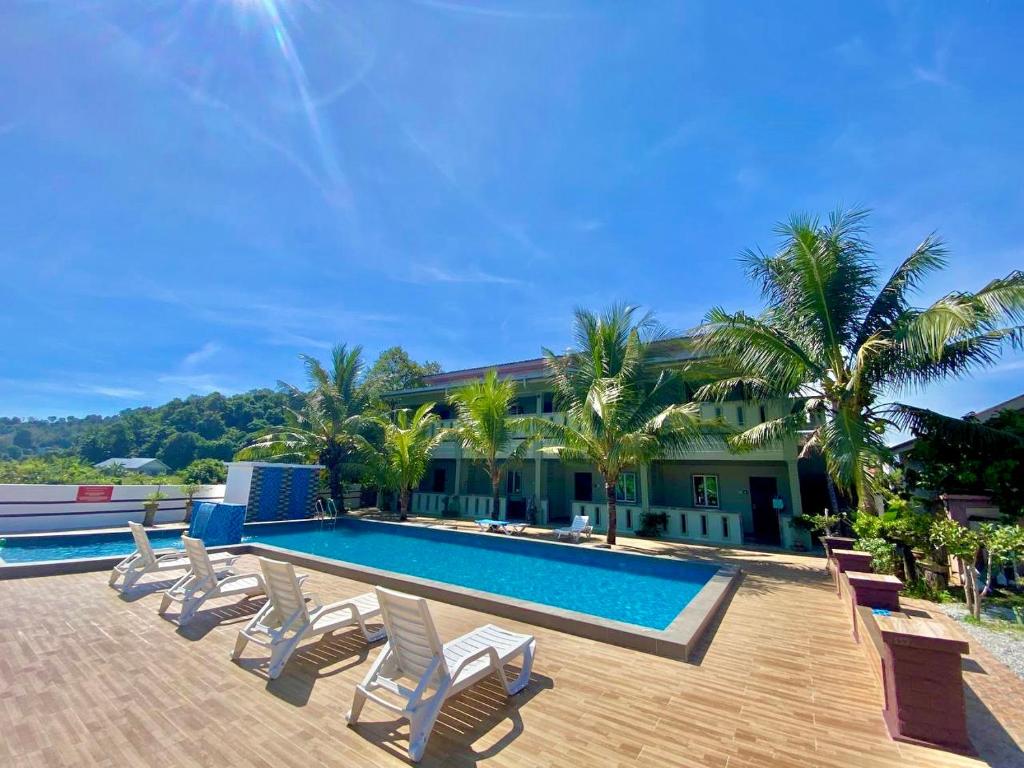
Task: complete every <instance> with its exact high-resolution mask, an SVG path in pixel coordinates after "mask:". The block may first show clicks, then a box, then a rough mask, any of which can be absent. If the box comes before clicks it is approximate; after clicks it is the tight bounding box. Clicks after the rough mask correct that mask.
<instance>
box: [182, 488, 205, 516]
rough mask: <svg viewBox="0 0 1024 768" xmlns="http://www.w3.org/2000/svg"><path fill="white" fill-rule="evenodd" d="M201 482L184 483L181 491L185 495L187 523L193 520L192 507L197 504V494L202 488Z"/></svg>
mask: <svg viewBox="0 0 1024 768" xmlns="http://www.w3.org/2000/svg"><path fill="white" fill-rule="evenodd" d="M202 488H203V486H201V485H200V484H199V483H184V484H183V485H182V486H181V492H182V493H183V494H184V495H185V524H186V525H187V524H188V523H189V522H191V521H192V508H193V507H194V506H195V503H196V502H195V496H196V494H197V493H199V491H200V490H202Z"/></svg>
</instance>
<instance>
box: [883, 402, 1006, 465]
mask: <svg viewBox="0 0 1024 768" xmlns="http://www.w3.org/2000/svg"><path fill="white" fill-rule="evenodd" d="M1006 410H1014V411H1024V395H1017V396H1016V397H1011V398H1010V399H1009V400H1004V401H1003V402H1001V403H997V404H996V405H993V406H990V407H988V408H985V409H984V410H981V411H968V412H967V413H965V414H964V415H963V418H965V419H967V418H973V419H977V420H978V421H988V420H989V419H991V418H992V417H994V416H996V415H998V414H999V413H1000V412H1002V411H1006ZM915 443H917V438H916V437H912V438H910V439H909V440H904V441H903V442H902V443H897V444H896V445H893V446H891V450H892V451H894V452H895V453H906V452H907V451H909V450H911V449H913V447H914V445H915Z"/></svg>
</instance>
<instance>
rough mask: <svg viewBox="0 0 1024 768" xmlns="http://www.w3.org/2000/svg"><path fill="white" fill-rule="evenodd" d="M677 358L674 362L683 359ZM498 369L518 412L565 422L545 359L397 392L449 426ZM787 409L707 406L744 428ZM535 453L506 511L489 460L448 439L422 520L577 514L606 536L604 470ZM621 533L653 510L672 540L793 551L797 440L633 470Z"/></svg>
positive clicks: (433, 379) (624, 481)
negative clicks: (468, 391) (453, 396)
mask: <svg viewBox="0 0 1024 768" xmlns="http://www.w3.org/2000/svg"><path fill="white" fill-rule="evenodd" d="M684 357H685V353H682V352H675V353H670V354H669V356H668V357H667V358H666V362H668V363H671V362H672V361H673V358H674V360H675V361H678V360H680V359H683V358H684ZM492 369H493V370H496V371H497V372H498V375H499V376H500V377H501V378H504V379H512V380H514V381H515V382H517V384H518V385H519V397H518V399H517V400H516V403H515V405H514V406H513V411H514V412H515V413H518V414H527V415H534V416H538V417H540V418H544V419H551V420H554V421H558V420H560V419H564V418H565V415H564V414H563V413H559V412H558V411H556V410H555V402H554V397H553V393H552V389H551V385H550V383H549V380H548V369H547V366H546V363H545V361H544V359H543V358H537V359H533V360H522V361H519V362H513V363H503V364H500V365H491V366H484V367H480V368H470V369H466V370H461V371H450V372H447V373H440V374H436V375H434V376H428V377H426V378H425V379H424V381H423V385H422V386H421V387H417V388H415V389H407V390H402V391H398V392H392V393H390V394H389V395H388V400H389V401H390V402H391V403H392V404H393V405H395V406H396V407H410V408H415V407H418V406H419V405H420V404H422V403H424V402H434V403H436V404H437V405H436V412H437V413H438V414H439V415H440V416H441V418H442V424H443V425H445V426H451V425H452V424H454V421H453V418H454V416H455V414H454V411H453V409H452V407H451V406H450V405H449V404H448V402H447V398H448V395H449V394H450V393H451V392H452V391H453V390H455V389H457V388H458V387H460V386H462V385H464V384H466V383H468V382H471V381H474V380H477V379H481V378H483V376H484V374H485V373H486V372H487V371H489V370H492ZM784 407H787V404H786V403H784V402H764V403H758V402H750V401H741V400H734V401H726V402H723V403H705V404H703V405H702V409H703V411H704V415H705V416H706V417H707V418H709V419H711V418H716V417H718V418H721V419H723V420H725V421H726V422H728V423H729V424H731V425H733V426H734V427H737V428H743V427H748V426H750V425H753V424H756V423H758V422H759V421H764V420H766V419H771V418H775V417H778V416H781V415H782V408H784ZM537 447H539V446H535V447H533V448H532V449H531V450H530V451H529V453H528V454H527V457H526V459H525V460H523V461H520V462H518V463H516V464H514V465H511V466H507V467H505V470H504V471H503V473H502V486H501V497H500V500H499V508H498V510H496V511H495V510H492V509H491V506H492V504H493V499H492V491H491V483H490V478H489V476H488V474H487V472H486V470H485V468H484V466H483V465H482V462H481V461H480V460H479V457H477V456H473V455H469V454H467V452H466V451H465V450H464V449H463V448H462V446H461V445H460V444H459V443H458V442H457V441H454V440H452V441H446V442H445V443H443V444H441V445H440V446H439V447H438V448H437V450H436V451H435V453H434V457H433V460H432V461H431V464H430V468H429V470H428V472H427V474H426V476H425V477H424V479H423V482H422V483H421V485H420V487H419V490H418V491H417V492H416V493H414V494H413V498H412V502H411V507H412V508H411V511H412V512H413V513H414V514H425V515H444V514H450V515H454V514H459V515H464V516H472V517H495V516H497V517H498V518H501V519H530V520H532V521H534V522H536V523H538V524H541V525H559V524H563V523H567V522H568V521H569V520H570V519H571V518H572V516H573V515H589V516H590V520H591V522H592V523H593V524H594V526H595V529H596V530H598V531H601V530H603V529H604V528H605V527H606V526H607V521H608V505H607V498H606V496H605V490H604V483H603V481H602V479H601V476H600V474H599V473H598V472H597V471H596V470H595V468H594V467H592V466H589V465H587V464H574V463H568V462H565V461H562V460H561V459H560V458H558V457H557V456H553V455H550V454H546V453H542V452H541V451H538V450H537ZM616 496H617V498H616V501H617V508H618V530H619V531H620V532H621V533H627V534H628V533H631V532H635V531H637V530H639V529H640V528H641V520H642V516H643V515H644V513H648V512H653V513H656V514H657V513H665V520H666V521H667V526H666V529H665V531H664V533H663V534H662V535H664V536H666V537H669V538H679V539H691V540H696V541H706V542H708V543H714V544H741V543H743V542H757V543H760V544H768V545H783V546H789V545H790V544H791V543H792V542H793V539H794V535H795V534H794V531H793V529H792V527H791V522H790V521H791V519H792V517H793V516H794V515H799V514H800V513H801V500H800V482H799V477H798V473H797V448H796V444H795V442H793V441H787V442H784V443H780V444H778V445H776V446H773V447H771V448H765V449H762V450H758V451H754V452H750V453H744V454H734V453H732V452H731V451H729V449H728V448H727V446H726V445H725V444H724V442H723V443H721V445H720V446H718V447H715V449H713V450H701V451H691V452H687V453H684V454H678V455H667V456H665V457H663V458H662V459H660V460H658V461H654V462H651V463H650V464H645V465H641V466H637V467H633V468H631V469H630V470H629V471H627V472H624V473H623V475H622V477H621V478H620V480H619V484H618V492H617V494H616Z"/></svg>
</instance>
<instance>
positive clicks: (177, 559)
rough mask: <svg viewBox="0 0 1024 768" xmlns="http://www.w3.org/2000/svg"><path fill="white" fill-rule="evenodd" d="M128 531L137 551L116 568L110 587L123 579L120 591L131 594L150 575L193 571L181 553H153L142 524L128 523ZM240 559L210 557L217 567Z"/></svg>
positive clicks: (221, 554) (223, 554) (225, 554)
mask: <svg viewBox="0 0 1024 768" xmlns="http://www.w3.org/2000/svg"><path fill="white" fill-rule="evenodd" d="M128 527H129V528H130V529H131V532H132V538H134V539H135V551H134V552H132V554H130V555H128V557H126V558H125V559H124V560H122V561H121V562H120V563H118V564H117V565H115V566H114V569H113V570H112V571H111V572H110V580H109V581H108V582H107V583H108V584H109V585H110V586H112V587H114V585H115V584H116V582H117V580H118V578H120V577H121V576H123V577H124V582H123V583H122V584H121V589H124V590H128V589H131V588H132V587H133V586H135V583H136V582H137V581H138V580H139V579H141V578H142V577H143V576H145V575H146V574H148V573H157V574H165V573H172V574H173V573H177V572H178V571H187V570H189V569H190V568H191V567H192V564H191V563H189V560H188V558H187V557H186V556H185V555H184V553H182V552H181V551H179V550H176V549H160V550H155V549H153V546H152V545H151V544H150V543H149V536H147V535H146V529H145V528H144V527H143V526H142V525H141V524H140V523H128ZM237 559H238V555H232V554H231V553H230V552H217V553H216V554H214V555H211V556H210V562H211V563H214V564H215V565H218V566H227V565H231V564H232V563H234V562H235V560H237ZM115 588H116V587H115Z"/></svg>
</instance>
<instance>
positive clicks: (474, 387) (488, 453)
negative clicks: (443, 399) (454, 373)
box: [448, 370, 533, 515]
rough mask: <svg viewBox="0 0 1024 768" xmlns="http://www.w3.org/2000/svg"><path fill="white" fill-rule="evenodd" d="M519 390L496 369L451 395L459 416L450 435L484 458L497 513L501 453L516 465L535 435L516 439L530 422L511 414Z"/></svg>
mask: <svg viewBox="0 0 1024 768" xmlns="http://www.w3.org/2000/svg"><path fill="white" fill-rule="evenodd" d="M517 390H518V387H517V386H516V383H515V382H514V381H511V380H509V379H506V380H504V381H502V380H501V379H499V378H498V373H497V371H494V370H491V371H488V372H487V374H486V375H485V376H484V378H483V381H476V382H472V383H469V384H466V385H465V386H463V387H461V388H459V389H458V390H456V391H455V392H453V393H452V394H451V396H449V398H448V400H449V402H450V403H451V404H452V405H454V406H455V409H456V415H457V417H458V422H457V424H456V426H455V427H454V428H453V429H452V430H451V432H450V434H451V436H453V437H455V438H456V439H458V441H459V442H460V443H461V444H462V447H463V448H464V449H466V450H467V451H471V452H473V453H475V454H477V455H478V456H480V457H481V459H482V460H483V463H484V466H485V467H486V469H487V474H488V476H489V477H490V478H491V493H492V497H493V502H492V514H494V515H497V514H498V496H499V493H498V491H499V489H500V488H501V462H500V461H499V458H498V457H499V454H502V453H507V454H508V459H507V460H506V464H514V463H515V462H516V461H519V460H521V459H522V457H523V455H524V454H525V453H526V450H527V448H529V446H530V444H531V442H532V441H533V438H532V437H526V438H522V437H520V438H518V439H517V438H516V434H517V433H519V434H520V435H521V434H522V433H524V432H526V430H527V429H528V428H529V425H530V423H531V422H530V420H529V419H528V418H525V417H522V416H512V415H511V413H510V412H511V408H512V405H513V404H514V403H515V401H516V393H517ZM513 443H515V445H513Z"/></svg>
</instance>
